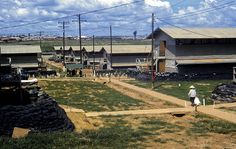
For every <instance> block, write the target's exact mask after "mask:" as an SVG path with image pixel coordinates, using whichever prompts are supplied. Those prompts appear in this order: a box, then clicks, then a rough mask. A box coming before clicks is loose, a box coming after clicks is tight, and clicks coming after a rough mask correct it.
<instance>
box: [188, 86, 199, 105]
mask: <svg viewBox="0 0 236 149" xmlns="http://www.w3.org/2000/svg"><path fill="white" fill-rule="evenodd" d="M189 88H190V90H189V92H188V97H189V100H190V102H191V106H194V99H195V97H196V95H197V93H196V89H195V87H194V86H193V85H191V86H190V87H189Z"/></svg>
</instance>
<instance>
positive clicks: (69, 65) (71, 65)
mask: <svg viewBox="0 0 236 149" xmlns="http://www.w3.org/2000/svg"><path fill="white" fill-rule="evenodd" d="M65 67H66V69H68V70H76V69H80V68H81V69H82V68H83V64H76V63H71V64H70V63H67V64H65Z"/></svg>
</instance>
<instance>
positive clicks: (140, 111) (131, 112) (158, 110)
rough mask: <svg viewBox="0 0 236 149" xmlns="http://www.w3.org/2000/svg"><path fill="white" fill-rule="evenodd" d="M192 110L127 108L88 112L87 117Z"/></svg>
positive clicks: (184, 112)
mask: <svg viewBox="0 0 236 149" xmlns="http://www.w3.org/2000/svg"><path fill="white" fill-rule="evenodd" d="M190 112H194V108H167V109H151V110H128V111H114V112H88V113H86V114H85V115H86V116H87V117H97V116H118V115H147V114H169V113H172V114H186V113H190Z"/></svg>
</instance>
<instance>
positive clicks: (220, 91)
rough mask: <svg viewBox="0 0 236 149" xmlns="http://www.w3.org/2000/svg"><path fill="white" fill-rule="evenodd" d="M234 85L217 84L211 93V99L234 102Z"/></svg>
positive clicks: (235, 85) (235, 100) (235, 87)
mask: <svg viewBox="0 0 236 149" xmlns="http://www.w3.org/2000/svg"><path fill="white" fill-rule="evenodd" d="M235 97H236V84H235V83H230V84H219V85H218V86H216V88H215V89H214V91H213V92H212V99H213V100H215V101H223V102H236V98H235Z"/></svg>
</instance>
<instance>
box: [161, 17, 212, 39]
mask: <svg viewBox="0 0 236 149" xmlns="http://www.w3.org/2000/svg"><path fill="white" fill-rule="evenodd" d="M157 19H158V18H157ZM158 20H159V21H161V22H163V23H165V24H168V25H170V26H173V27H176V28H179V29H181V30H184V31H187V32H190V33H193V34H197V35H201V36H205V37H208V38H209V37H210V38H217V37H214V36H209V35H206V34H202V33H198V32H194V31H191V30H189V29H185V28H182V27H180V26H177V25H174V24H171V23H169V22H166V21H163V20H160V19H158Z"/></svg>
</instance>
